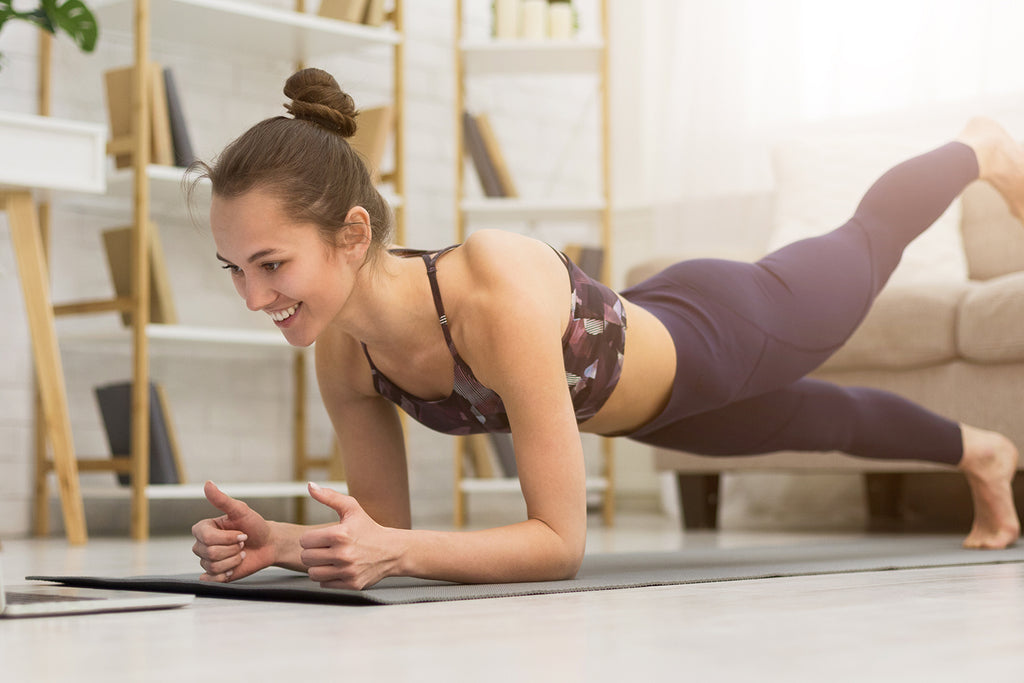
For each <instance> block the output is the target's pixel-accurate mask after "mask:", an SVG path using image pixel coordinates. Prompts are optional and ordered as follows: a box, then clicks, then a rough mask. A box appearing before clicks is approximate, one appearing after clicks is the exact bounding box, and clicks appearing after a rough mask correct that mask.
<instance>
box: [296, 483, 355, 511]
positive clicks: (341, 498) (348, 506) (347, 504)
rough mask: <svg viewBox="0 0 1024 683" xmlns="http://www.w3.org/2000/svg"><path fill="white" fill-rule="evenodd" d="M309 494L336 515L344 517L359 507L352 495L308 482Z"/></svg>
mask: <svg viewBox="0 0 1024 683" xmlns="http://www.w3.org/2000/svg"><path fill="white" fill-rule="evenodd" d="M309 495H310V496H312V497H313V500H315V501H317V502H318V503H323V504H324V505H326V506H327V507H329V508H331V509H332V510H334V511H335V512H337V513H338V517H339V518H341V519H344V518H345V516H346V515H349V514H352V513H353V512H355V511H356V510H358V509H360V508H359V503H358V502H356V499H355V498H353V497H352V496H346V495H345V494H343V493H338V492H337V491H335V490H334V489H329V488H325V487H323V486H318V485H316V484H315V483H313V482H309Z"/></svg>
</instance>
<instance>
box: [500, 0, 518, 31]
mask: <svg viewBox="0 0 1024 683" xmlns="http://www.w3.org/2000/svg"><path fill="white" fill-rule="evenodd" d="M521 11H522V3H521V0H494V37H495V38H499V39H505V38H517V37H519V18H520V13H521Z"/></svg>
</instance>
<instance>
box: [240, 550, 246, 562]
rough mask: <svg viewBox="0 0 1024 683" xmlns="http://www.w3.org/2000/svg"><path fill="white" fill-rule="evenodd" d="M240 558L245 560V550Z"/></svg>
mask: <svg viewBox="0 0 1024 683" xmlns="http://www.w3.org/2000/svg"><path fill="white" fill-rule="evenodd" d="M240 556H241V558H242V559H243V560H244V559H245V551H244V550H243V551H242V552H241V554H240Z"/></svg>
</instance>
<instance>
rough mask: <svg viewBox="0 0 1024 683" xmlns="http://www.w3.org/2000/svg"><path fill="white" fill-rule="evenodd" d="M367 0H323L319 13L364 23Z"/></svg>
mask: <svg viewBox="0 0 1024 683" xmlns="http://www.w3.org/2000/svg"><path fill="white" fill-rule="evenodd" d="M367 4H368V3H367V0H321V2H320V10H319V12H318V14H319V15H320V16H321V17H328V18H330V19H338V20H340V21H350V22H352V23H354V24H361V23H363V18H364V17H365V16H366V9H367Z"/></svg>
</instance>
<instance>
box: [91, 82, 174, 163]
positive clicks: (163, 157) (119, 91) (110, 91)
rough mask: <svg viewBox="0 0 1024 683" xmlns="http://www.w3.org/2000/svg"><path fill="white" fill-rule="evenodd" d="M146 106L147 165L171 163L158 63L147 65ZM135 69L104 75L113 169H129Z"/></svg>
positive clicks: (165, 95) (164, 95) (169, 129)
mask: <svg viewBox="0 0 1024 683" xmlns="http://www.w3.org/2000/svg"><path fill="white" fill-rule="evenodd" d="M149 68H150V72H149V78H148V79H147V81H148V88H147V91H148V92H147V94H146V97H147V105H148V107H149V111H150V121H149V131H150V163H153V164H159V165H163V166H171V165H173V164H174V151H173V143H172V141H171V126H170V118H169V115H168V112H167V92H166V88H165V87H164V78H163V69H162V68H160V66H159V65H158V64H155V63H152V64H150V65H149ZM134 74H135V67H131V66H129V67H124V68H120V69H111V70H110V71H107V72H106V73H105V74H104V84H105V86H106V96H107V117H108V120H109V123H110V143H111V146H112V147H113V148H114V149H115V150H116V151H115V155H114V165H115V166H116V167H117V168H125V167H127V166H131V164H132V157H131V152H130V150H131V144H132V139H131V137H132V87H133V83H134Z"/></svg>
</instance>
